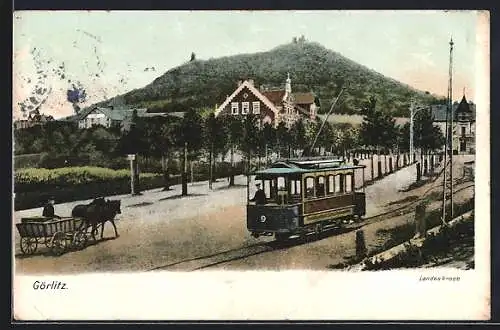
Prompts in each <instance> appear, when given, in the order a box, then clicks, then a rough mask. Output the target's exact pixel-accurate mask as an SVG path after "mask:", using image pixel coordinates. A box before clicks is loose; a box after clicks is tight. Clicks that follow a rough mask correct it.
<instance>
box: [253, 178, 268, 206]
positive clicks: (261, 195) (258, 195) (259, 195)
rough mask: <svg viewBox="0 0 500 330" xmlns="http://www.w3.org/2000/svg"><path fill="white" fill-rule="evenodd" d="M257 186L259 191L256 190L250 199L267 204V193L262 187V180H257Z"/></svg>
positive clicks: (259, 203) (260, 203)
mask: <svg viewBox="0 0 500 330" xmlns="http://www.w3.org/2000/svg"><path fill="white" fill-rule="evenodd" d="M255 187H257V191H256V192H255V195H254V196H253V198H252V199H250V201H251V202H255V204H257V205H264V204H266V193H265V192H264V190H263V189H262V187H261V184H260V182H257V183H256V184H255Z"/></svg>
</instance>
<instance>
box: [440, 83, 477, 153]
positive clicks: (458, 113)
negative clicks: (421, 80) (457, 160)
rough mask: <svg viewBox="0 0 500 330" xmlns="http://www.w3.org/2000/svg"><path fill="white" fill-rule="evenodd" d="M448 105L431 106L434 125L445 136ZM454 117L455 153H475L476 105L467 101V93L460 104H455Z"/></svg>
mask: <svg viewBox="0 0 500 330" xmlns="http://www.w3.org/2000/svg"><path fill="white" fill-rule="evenodd" d="M447 109H448V107H447V105H446V104H439V105H431V111H432V115H433V116H434V124H435V125H436V126H439V127H440V129H441V132H443V134H444V133H445V132H446V112H447ZM452 115H453V152H454V153H458V154H473V153H475V149H476V143H475V132H476V105H475V104H474V103H472V102H469V101H467V98H466V97H465V92H464V95H463V97H462V100H461V101H460V102H454V103H453V106H452Z"/></svg>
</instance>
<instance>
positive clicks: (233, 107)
mask: <svg viewBox="0 0 500 330" xmlns="http://www.w3.org/2000/svg"><path fill="white" fill-rule="evenodd" d="M238 111H239V108H238V102H233V103H231V113H232V114H233V115H237V114H238Z"/></svg>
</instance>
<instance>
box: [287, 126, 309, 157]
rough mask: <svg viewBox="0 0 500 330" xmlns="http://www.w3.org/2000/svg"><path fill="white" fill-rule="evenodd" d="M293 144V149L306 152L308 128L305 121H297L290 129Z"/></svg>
mask: <svg viewBox="0 0 500 330" xmlns="http://www.w3.org/2000/svg"><path fill="white" fill-rule="evenodd" d="M290 134H291V142H292V147H293V149H295V150H296V149H299V150H301V151H304V148H306V146H307V139H306V127H305V126H304V121H303V120H302V118H301V119H299V120H297V121H296V122H295V123H294V124H293V125H292V127H291V128H290Z"/></svg>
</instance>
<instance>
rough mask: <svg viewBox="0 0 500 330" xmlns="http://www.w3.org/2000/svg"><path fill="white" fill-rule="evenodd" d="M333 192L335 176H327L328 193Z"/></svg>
mask: <svg viewBox="0 0 500 330" xmlns="http://www.w3.org/2000/svg"><path fill="white" fill-rule="evenodd" d="M334 192H335V176H333V175H329V176H328V193H329V194H333V193H334Z"/></svg>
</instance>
